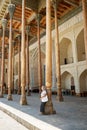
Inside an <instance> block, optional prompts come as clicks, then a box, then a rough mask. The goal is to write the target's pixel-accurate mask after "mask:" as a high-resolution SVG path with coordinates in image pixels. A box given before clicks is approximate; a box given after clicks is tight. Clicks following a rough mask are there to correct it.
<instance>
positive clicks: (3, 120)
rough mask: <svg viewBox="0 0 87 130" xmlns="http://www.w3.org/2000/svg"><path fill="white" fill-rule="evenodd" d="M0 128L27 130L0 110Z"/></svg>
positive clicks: (5, 129) (0, 129)
mask: <svg viewBox="0 0 87 130" xmlns="http://www.w3.org/2000/svg"><path fill="white" fill-rule="evenodd" d="M0 130H28V129H27V128H25V127H24V126H23V125H21V124H20V123H18V122H17V121H16V120H14V119H13V118H11V117H10V116H8V115H7V114H5V113H4V112H2V111H0Z"/></svg>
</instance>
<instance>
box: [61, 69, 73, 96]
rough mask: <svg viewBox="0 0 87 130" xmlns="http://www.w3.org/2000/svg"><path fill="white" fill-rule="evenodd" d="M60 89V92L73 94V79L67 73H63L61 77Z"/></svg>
mask: <svg viewBox="0 0 87 130" xmlns="http://www.w3.org/2000/svg"><path fill="white" fill-rule="evenodd" d="M61 87H62V90H63V91H65V92H67V93H68V94H70V93H71V94H72V92H73V93H74V94H75V85H74V77H73V76H72V74H70V73H69V72H67V71H65V72H64V73H63V74H62V76H61Z"/></svg>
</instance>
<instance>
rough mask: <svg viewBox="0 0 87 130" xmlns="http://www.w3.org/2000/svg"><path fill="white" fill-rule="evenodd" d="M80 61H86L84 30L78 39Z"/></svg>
mask: <svg viewBox="0 0 87 130" xmlns="http://www.w3.org/2000/svg"><path fill="white" fill-rule="evenodd" d="M76 43H77V57H78V61H83V60H85V45H84V30H82V31H81V32H80V33H79V34H78V36H77V39H76Z"/></svg>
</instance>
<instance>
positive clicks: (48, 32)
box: [45, 0, 54, 114]
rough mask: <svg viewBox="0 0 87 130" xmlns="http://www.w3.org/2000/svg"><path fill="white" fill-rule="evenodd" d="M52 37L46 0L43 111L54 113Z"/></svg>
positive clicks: (49, 6) (48, 0)
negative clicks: (45, 102)
mask: <svg viewBox="0 0 87 130" xmlns="http://www.w3.org/2000/svg"><path fill="white" fill-rule="evenodd" d="M51 87H52V38H51V0H46V88H47V93H48V98H49V101H48V102H47V104H46V108H45V112H46V113H47V114H52V113H54V110H53V104H52V92H51Z"/></svg>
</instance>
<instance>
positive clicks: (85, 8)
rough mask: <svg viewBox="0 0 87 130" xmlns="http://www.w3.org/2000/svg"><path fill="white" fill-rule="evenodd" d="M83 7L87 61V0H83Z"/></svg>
mask: <svg viewBox="0 0 87 130" xmlns="http://www.w3.org/2000/svg"><path fill="white" fill-rule="evenodd" d="M82 8H83V19H84V20H83V21H84V40H85V54H86V62H87V2H86V0H82Z"/></svg>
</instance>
